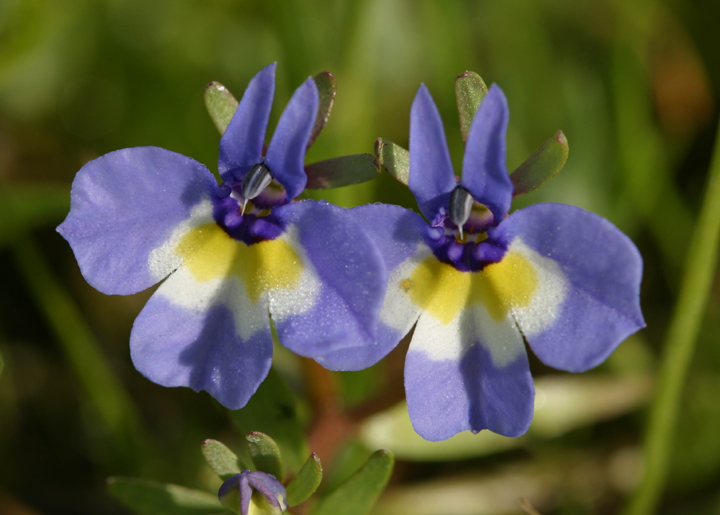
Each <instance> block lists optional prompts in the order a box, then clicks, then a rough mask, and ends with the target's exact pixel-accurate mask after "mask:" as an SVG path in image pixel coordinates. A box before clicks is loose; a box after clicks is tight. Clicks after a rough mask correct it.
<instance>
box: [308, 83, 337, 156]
mask: <svg viewBox="0 0 720 515" xmlns="http://www.w3.org/2000/svg"><path fill="white" fill-rule="evenodd" d="M313 80H314V81H315V85H316V86H317V88H318V93H319V94H320V103H319V104H318V111H317V117H316V118H315V125H314V126H313V128H312V132H311V133H310V140H308V144H307V146H308V148H310V145H312V144H313V142H314V141H315V139H316V138H317V137H318V135H319V134H320V132H321V131H322V130H323V127H325V124H326V123H327V121H328V118H330V111H332V108H333V104H334V103H335V92H336V90H337V83H336V82H335V77H333V76H332V74H331V73H330V72H322V73H318V74H317V75H316V76H315V77H314V78H313Z"/></svg>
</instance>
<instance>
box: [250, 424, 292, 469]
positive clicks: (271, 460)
mask: <svg viewBox="0 0 720 515" xmlns="http://www.w3.org/2000/svg"><path fill="white" fill-rule="evenodd" d="M245 439H246V440H247V442H248V451H250V458H251V459H252V460H253V463H254V464H255V467H257V469H258V470H260V471H262V472H266V473H268V474H272V475H273V476H275V477H276V478H277V479H278V480H279V481H282V479H283V472H284V471H283V463H282V456H281V454H280V448H279V447H278V445H277V444H276V443H275V440H273V439H272V438H270V437H269V436H268V435H266V434H265V433H261V432H259V431H251V432H250V433H248V435H247V436H246V437H245Z"/></svg>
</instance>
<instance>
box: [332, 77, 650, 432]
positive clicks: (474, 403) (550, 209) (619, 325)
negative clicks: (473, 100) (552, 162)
mask: <svg viewBox="0 0 720 515" xmlns="http://www.w3.org/2000/svg"><path fill="white" fill-rule="evenodd" d="M507 123H508V107H507V101H506V99H505V96H504V94H503V92H502V91H501V90H500V88H499V87H497V86H493V87H492V88H491V89H490V91H489V92H488V94H487V96H486V97H485V99H484V100H483V102H482V104H481V106H480V108H479V110H478V112H477V115H476V116H475V119H474V120H473V123H472V126H471V130H470V133H469V137H468V141H467V145H466V150H465V158H464V161H463V170H462V179H461V180H457V179H456V178H455V175H454V173H453V169H452V164H451V162H450V156H449V152H448V148H447V142H446V140H445V134H444V129H443V125H442V121H441V119H440V115H439V113H438V111H437V108H436V107H435V104H434V103H433V100H432V98H431V96H430V94H429V93H428V91H427V89H426V88H425V87H424V86H421V87H420V90H419V91H418V93H417V95H416V97H415V100H414V102H413V105H412V112H411V117H410V177H409V186H410V189H411V190H412V192H413V194H414V195H415V198H416V199H417V201H418V205H419V207H420V210H421V212H422V214H423V215H425V217H426V218H427V220H430V224H428V223H427V222H425V221H424V220H423V218H422V217H420V216H419V215H417V214H415V213H413V212H411V211H408V210H406V209H403V208H401V207H398V206H391V205H369V206H362V207H359V208H356V209H354V210H353V211H352V212H353V213H354V214H355V216H356V217H357V218H358V220H360V221H361V222H362V224H363V227H365V228H366V229H367V230H368V231H369V232H370V233H371V235H372V236H373V238H374V239H375V242H376V243H377V245H378V246H379V248H380V251H381V253H382V254H383V257H384V259H385V263H386V265H387V267H388V274H389V282H388V292H387V296H386V298H385V301H384V304H383V307H382V309H381V311H380V325H379V327H378V342H377V345H376V346H374V347H366V348H365V349H364V350H363V352H364V357H365V364H372V363H373V362H374V361H377V360H378V359H380V358H381V357H382V356H383V355H384V354H385V353H387V352H389V351H390V349H392V348H393V347H395V345H397V343H398V341H399V340H400V339H401V338H402V337H403V336H405V335H406V334H407V333H408V332H409V331H410V330H411V329H412V327H413V326H415V332H414V334H413V337H412V341H411V343H410V348H409V351H408V354H407V359H406V363H405V390H406V394H407V404H408V410H409V413H410V418H411V420H412V423H413V426H414V428H415V430H416V431H417V432H418V433H419V434H420V435H421V436H422V437H424V438H426V439H427V440H443V439H446V438H449V437H451V436H452V435H454V434H456V433H458V432H460V431H464V430H471V431H473V432H478V431H480V430H482V429H490V430H491V431H493V432H495V433H499V434H502V435H506V436H518V435H521V434H523V433H524V432H525V431H526V430H527V428H528V426H529V424H530V421H531V419H532V413H533V397H534V388H533V382H532V377H531V376H530V371H529V367H528V358H527V354H526V351H525V346H524V343H523V340H525V341H527V342H528V344H529V345H530V347H531V348H532V349H533V351H534V352H535V354H536V355H537V356H538V357H539V358H540V360H541V361H543V362H544V363H545V364H547V365H550V366H552V367H555V368H559V369H562V370H569V371H571V372H582V371H585V370H587V369H589V368H592V367H594V366H596V365H598V364H599V363H600V362H602V361H603V360H604V359H605V358H606V357H607V356H608V355H609V354H610V353H611V352H612V351H613V350H614V349H615V347H617V345H618V344H619V343H620V342H621V341H622V340H623V339H624V338H626V337H627V336H628V335H630V334H632V333H634V332H635V331H637V330H639V329H640V328H642V327H643V326H644V321H643V317H642V313H641V311H640V306H639V288H640V280H641V276H642V260H641V257H640V255H639V253H638V251H637V249H636V248H635V246H634V245H633V243H632V242H631V241H630V240H629V239H628V238H627V236H625V235H624V234H623V233H622V232H620V231H619V230H618V229H617V228H616V227H614V226H613V225H612V224H611V223H610V222H608V221H607V220H605V219H603V218H600V217H598V216H596V215H594V214H592V213H589V212H587V211H584V210H582V209H579V208H577V207H573V206H568V205H563V204H550V203H547V204H537V205H534V206H530V207H527V208H525V209H521V210H519V211H516V212H515V213H513V214H512V215H511V216H509V217H508V216H507V213H508V211H509V209H510V202H511V200H512V195H513V184H512V182H511V180H510V177H509V175H508V172H507V169H506V166H505V133H506V130H507ZM416 324H417V325H416ZM346 360H347V361H352V362H353V363H355V364H357V362H358V360H359V356H358V354H357V353H355V354H352V355H351V354H350V353H347V352H343V351H337V352H333V353H329V354H328V355H326V356H324V357H323V358H321V359H320V360H319V361H320V362H321V363H323V364H324V365H325V366H327V367H329V368H333V367H341V366H343V364H344V363H345V361H346Z"/></svg>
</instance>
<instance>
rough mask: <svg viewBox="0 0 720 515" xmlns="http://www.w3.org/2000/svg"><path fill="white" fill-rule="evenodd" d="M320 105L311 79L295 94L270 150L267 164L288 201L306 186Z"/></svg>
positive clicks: (281, 118) (282, 117) (287, 107)
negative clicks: (310, 143)
mask: <svg viewBox="0 0 720 515" xmlns="http://www.w3.org/2000/svg"><path fill="white" fill-rule="evenodd" d="M318 102H319V96H318V89H317V86H316V85H315V81H314V80H313V79H312V78H309V79H308V80H306V81H305V82H304V83H303V84H302V85H301V86H300V87H299V88H298V89H296V90H295V93H294V94H293V96H292V98H291V99H290V102H288V105H287V106H286V107H285V110H284V111H283V114H282V116H281V117H280V121H279V122H278V125H277V127H276V128H275V134H273V137H272V141H270V145H269V146H268V151H267V157H266V159H265V163H266V164H267V166H268V167H269V168H270V171H271V173H272V174H273V176H274V177H275V179H277V181H278V182H279V183H280V184H282V185H283V186H285V189H286V190H287V196H288V199H289V200H292V199H294V198H295V197H297V196H298V195H300V193H301V192H302V190H303V189H305V184H306V183H307V175H306V174H305V164H304V163H305V151H306V150H307V144H308V141H309V140H310V134H311V132H312V128H313V126H314V125H315V118H316V116H317V110H318Z"/></svg>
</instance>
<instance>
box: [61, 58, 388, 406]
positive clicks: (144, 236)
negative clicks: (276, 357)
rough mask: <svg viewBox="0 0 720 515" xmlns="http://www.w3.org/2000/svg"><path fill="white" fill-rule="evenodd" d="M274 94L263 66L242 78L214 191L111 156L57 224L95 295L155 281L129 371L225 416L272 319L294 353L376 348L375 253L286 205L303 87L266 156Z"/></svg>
mask: <svg viewBox="0 0 720 515" xmlns="http://www.w3.org/2000/svg"><path fill="white" fill-rule="evenodd" d="M274 88H275V65H274V64H272V65H270V66H268V67H266V68H264V69H263V70H261V71H260V72H259V73H258V74H257V75H256V76H255V77H254V78H253V79H252V80H251V81H250V83H249V85H248V87H247V89H246V91H245V94H244V96H243V98H242V100H241V101H240V104H239V106H238V108H237V111H236V112H235V115H234V116H233V118H232V120H231V122H230V124H229V126H228V127H227V130H226V131H225V133H224V134H223V136H222V138H221V140H220V157H219V170H220V174H221V177H222V184H220V185H218V184H217V181H216V180H215V178H214V177H213V175H212V174H211V173H210V171H209V170H208V169H207V168H205V166H203V165H202V164H200V163H198V162H197V161H194V160H193V159H190V158H188V157H185V156H182V155H180V154H176V153H174V152H170V151H168V150H164V149H161V148H156V147H140V148H129V149H124V150H118V151H116V152H111V153H109V154H106V155H104V156H102V157H100V158H98V159H96V160H94V161H91V162H90V163H88V164H87V165H85V166H84V167H83V168H82V169H81V170H80V171H79V172H78V174H77V176H76V178H75V180H74V182H73V187H72V205H71V209H70V214H69V215H68V217H67V219H66V220H65V221H64V222H63V224H62V225H60V227H58V231H59V232H60V234H62V235H63V237H64V238H65V239H66V240H67V241H68V242H69V243H70V246H71V247H72V249H73V251H74V253H75V256H76V258H77V261H78V263H79V265H80V269H81V271H82V274H83V276H84V277H85V278H86V279H87V281H88V282H89V283H90V284H91V285H92V286H94V287H95V288H97V289H98V290H100V291H101V292H103V293H107V294H121V295H127V294H132V293H136V292H139V291H141V290H144V289H145V288H148V287H150V286H152V285H153V284H155V283H157V282H159V281H162V280H163V279H164V282H162V284H161V285H160V287H159V288H158V289H157V291H156V292H155V293H154V294H153V296H152V297H151V298H150V300H149V301H148V303H147V304H146V306H145V307H144V309H143V310H142V312H141V313H140V315H139V316H138V317H137V319H136V320H135V324H134V325H133V329H132V334H131V336H130V351H131V356H132V359H133V363H134V364H135V367H136V368H137V369H138V370H139V371H140V372H141V373H142V374H144V375H145V376H146V377H148V378H149V379H150V380H152V381H154V382H156V383H158V384H160V385H163V386H189V387H190V388H192V389H194V390H196V391H199V390H206V391H207V392H209V393H210V394H211V395H212V396H213V397H215V398H216V399H217V400H218V401H220V403H222V404H223V405H225V406H226V407H228V408H231V409H237V408H240V407H242V406H244V405H245V404H246V403H247V401H248V399H249V398H250V397H251V396H252V394H253V393H254V392H255V390H256V389H257V387H258V385H259V384H260V383H261V382H262V381H263V379H264V378H265V376H266V375H267V373H268V370H269V368H270V362H271V359H272V335H271V329H270V316H272V319H273V324H274V326H275V329H276V330H277V334H278V337H279V340H280V342H281V343H282V344H283V345H284V346H286V347H287V348H289V349H291V350H292V351H294V352H296V353H298V354H300V355H302V356H309V357H316V356H320V355H324V354H326V353H328V352H333V351H342V352H347V353H349V355H351V354H352V353H353V350H354V349H358V348H362V347H363V346H365V345H368V344H371V343H372V342H373V340H374V339H375V336H376V333H375V331H376V324H377V314H378V311H379V309H380V306H381V304H382V298H383V294H384V290H385V282H386V271H385V268H384V265H383V262H382V258H381V256H380V255H379V253H378V251H377V248H376V247H375V246H374V244H373V243H372V241H371V239H370V238H369V237H368V236H367V235H366V233H365V232H364V231H363V229H362V227H361V225H360V223H359V222H358V221H357V220H356V219H355V218H354V217H352V215H350V214H349V213H348V212H347V211H345V210H343V209H340V208H338V207H336V206H333V205H330V204H328V203H325V202H315V201H310V200H306V201H302V202H293V200H294V199H295V198H296V197H297V196H298V195H299V194H300V193H301V192H302V191H303V189H304V187H305V183H306V181H307V177H306V175H305V172H304V169H303V161H304V157H305V151H306V147H307V144H308V141H309V138H310V134H311V129H312V127H313V124H314V122H315V118H316V112H317V110H318V90H317V87H316V86H315V83H314V82H313V80H312V79H308V80H307V81H306V82H305V83H303V84H302V85H301V86H300V87H299V88H298V89H297V90H296V91H295V93H294V95H293V97H292V98H291V100H290V102H289V103H288V105H287V107H286V108H285V111H284V112H283V113H282V116H281V117H280V120H279V122H278V124H277V127H276V129H275V133H274V135H273V137H272V139H271V141H270V143H269V145H267V150H265V146H264V139H265V130H266V127H267V123H268V118H269V115H270V108H271V106H272V99H273V95H274ZM351 361H352V359H350V360H349V361H348V366H349V367H350V368H352V364H350V362H351Z"/></svg>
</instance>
